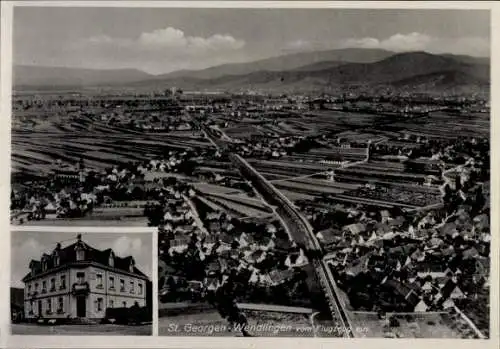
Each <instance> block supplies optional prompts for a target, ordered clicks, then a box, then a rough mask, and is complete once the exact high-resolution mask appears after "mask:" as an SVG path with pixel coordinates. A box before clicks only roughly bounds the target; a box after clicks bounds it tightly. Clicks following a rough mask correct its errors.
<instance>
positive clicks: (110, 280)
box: [109, 276, 115, 290]
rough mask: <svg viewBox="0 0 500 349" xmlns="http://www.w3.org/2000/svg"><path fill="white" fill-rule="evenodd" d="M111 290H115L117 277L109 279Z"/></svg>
mask: <svg viewBox="0 0 500 349" xmlns="http://www.w3.org/2000/svg"><path fill="white" fill-rule="evenodd" d="M109 289H110V290H114V289H115V277H114V276H110V277H109Z"/></svg>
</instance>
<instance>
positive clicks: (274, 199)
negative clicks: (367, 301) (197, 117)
mask: <svg viewBox="0 0 500 349" xmlns="http://www.w3.org/2000/svg"><path fill="white" fill-rule="evenodd" d="M204 131H205V134H206V135H207V137H208V138H210V139H211V142H212V143H213V144H216V145H217V148H219V149H220V150H223V151H224V150H225V149H224V148H225V145H224V142H222V141H221V140H220V139H217V137H216V136H215V134H214V132H211V130H207V128H204ZM228 156H229V159H230V160H231V162H232V163H233V164H235V166H236V167H237V168H238V169H239V170H240V172H241V174H242V175H243V177H245V178H246V179H247V180H248V181H249V182H250V183H251V184H252V185H253V186H254V188H255V189H256V190H257V192H258V193H259V194H260V195H261V196H262V197H263V198H264V200H265V201H267V202H268V203H269V204H270V205H272V206H275V207H277V209H276V214H277V215H279V216H280V218H281V221H282V222H283V223H284V224H285V225H286V227H285V228H286V229H287V230H288V231H289V232H290V235H291V236H292V238H293V239H294V240H295V242H296V243H297V245H299V246H301V247H302V248H304V249H305V250H306V251H308V252H309V253H308V256H309V259H310V262H311V265H312V267H313V268H312V270H311V271H312V274H313V275H309V276H310V277H313V278H314V277H315V278H316V279H317V280H318V281H319V284H320V285H321V288H322V291H323V292H324V294H325V296H326V299H327V300H328V303H329V306H330V311H331V314H332V317H333V319H334V320H335V321H336V322H337V323H338V328H339V332H340V333H339V335H341V336H343V337H354V336H355V333H354V331H353V329H352V326H351V324H350V321H349V318H348V317H347V315H346V310H345V309H344V306H343V305H342V303H341V301H340V299H339V297H338V295H337V293H338V289H337V285H336V282H335V280H334V278H333V276H332V273H331V272H330V271H329V269H328V266H327V265H326V263H325V262H324V261H323V259H322V257H323V254H324V253H323V249H322V247H321V245H320V243H319V242H318V240H317V238H316V236H315V234H314V230H313V228H312V226H311V224H310V223H309V221H308V220H307V219H306V218H305V217H304V216H303V215H302V213H301V212H300V211H299V210H298V209H297V208H296V207H295V205H294V204H293V203H292V202H291V201H290V200H289V199H288V198H287V197H286V196H285V195H283V193H281V192H280V191H279V190H278V189H276V187H274V185H273V184H272V183H270V182H269V181H268V180H267V179H266V178H264V176H262V175H261V174H260V173H259V172H258V171H257V170H255V169H254V168H253V167H252V166H251V165H250V164H249V163H248V162H247V161H246V160H245V159H243V158H242V157H241V156H240V155H238V154H234V153H230V154H228Z"/></svg>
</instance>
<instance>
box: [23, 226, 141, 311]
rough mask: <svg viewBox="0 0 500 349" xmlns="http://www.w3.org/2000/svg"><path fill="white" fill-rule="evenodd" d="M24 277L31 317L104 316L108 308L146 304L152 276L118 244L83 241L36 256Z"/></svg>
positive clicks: (25, 300)
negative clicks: (104, 245) (110, 246)
mask: <svg viewBox="0 0 500 349" xmlns="http://www.w3.org/2000/svg"><path fill="white" fill-rule="evenodd" d="M29 268H30V272H29V273H28V274H27V275H26V276H25V277H24V278H23V282H24V284H25V287H24V309H25V317H26V319H37V318H55V319H57V318H60V319H61V318H64V319H77V318H81V319H102V318H103V317H104V316H105V314H106V308H124V307H127V308H130V307H131V306H133V305H138V306H140V307H144V306H146V305H147V304H146V287H147V283H148V282H149V279H148V277H147V276H146V275H144V274H143V273H142V272H141V271H140V270H139V269H138V268H137V267H136V266H135V261H134V258H133V257H131V256H129V257H125V258H121V257H118V256H116V255H115V254H114V252H113V250H112V249H107V250H104V251H102V250H97V249H95V248H93V247H91V246H89V245H88V244H86V243H85V242H83V241H82V239H81V235H78V237H77V241H76V243H73V244H71V245H69V246H67V247H65V248H61V245H60V244H57V246H56V248H55V249H54V250H53V251H52V253H51V254H43V255H42V258H41V259H40V261H37V260H32V261H31V262H30V265H29Z"/></svg>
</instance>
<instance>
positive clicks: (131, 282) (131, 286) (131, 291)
mask: <svg viewBox="0 0 500 349" xmlns="http://www.w3.org/2000/svg"><path fill="white" fill-rule="evenodd" d="M134 292H135V290H134V282H133V281H130V293H134Z"/></svg>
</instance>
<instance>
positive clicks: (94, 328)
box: [11, 324, 152, 336]
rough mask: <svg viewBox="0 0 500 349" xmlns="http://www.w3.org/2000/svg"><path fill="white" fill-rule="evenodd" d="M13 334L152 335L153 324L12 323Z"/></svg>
mask: <svg viewBox="0 0 500 349" xmlns="http://www.w3.org/2000/svg"><path fill="white" fill-rule="evenodd" d="M11 328H12V334H13V335H20V334H22V335H62V336H73V335H74V336H76V335H106V336H114V335H116V336H124V335H125V336H127V335H128V336H151V335H152V326H151V325H141V326H124V325H110V324H105V325H104V324H96V325H57V326H47V325H37V324H12V327H11Z"/></svg>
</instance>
